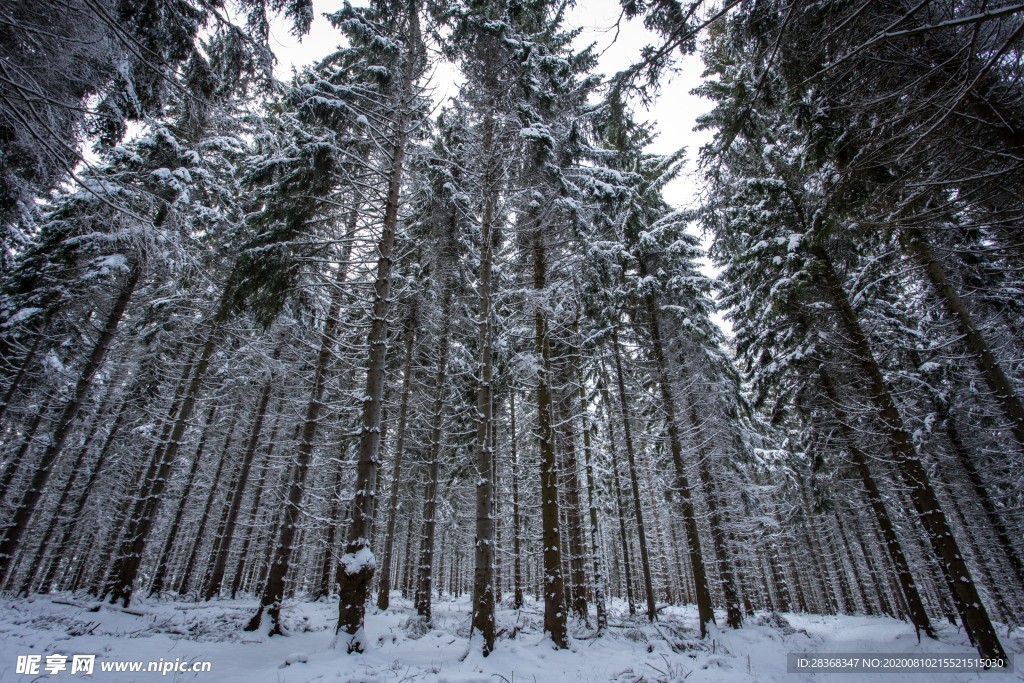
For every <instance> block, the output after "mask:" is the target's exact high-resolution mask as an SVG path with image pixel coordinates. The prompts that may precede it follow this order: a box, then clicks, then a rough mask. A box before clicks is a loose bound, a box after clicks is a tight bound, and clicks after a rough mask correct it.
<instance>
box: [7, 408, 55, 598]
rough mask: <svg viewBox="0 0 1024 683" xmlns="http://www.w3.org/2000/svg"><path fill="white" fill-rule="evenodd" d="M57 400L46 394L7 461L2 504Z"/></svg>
mask: <svg viewBox="0 0 1024 683" xmlns="http://www.w3.org/2000/svg"><path fill="white" fill-rule="evenodd" d="M55 399H56V397H55V396H54V393H53V392H49V391H48V392H46V397H45V398H44V399H43V404H42V405H41V406H36V408H35V411H34V412H33V414H32V419H31V420H29V423H28V426H27V427H25V429H24V434H23V436H22V439H21V445H20V446H19V447H18V450H17V452H16V453H15V454H14V457H12V458H11V459H10V460H8V461H7V467H6V468H5V469H4V473H3V476H2V477H0V502H3V501H4V500H6V499H7V494H8V493H10V488H11V483H12V482H13V481H14V477H15V476H16V475H17V474H18V472H19V471H20V470H21V463H22V462H24V460H25V456H26V455H27V454H28V452H29V449H30V448H32V444H34V443H35V439H36V432H38V431H39V425H41V424H42V423H43V419H44V418H45V417H46V416H47V414H49V412H50V407H51V406H52V405H53V403H54V400H55ZM0 533H2V532H0ZM0 578H2V574H0Z"/></svg>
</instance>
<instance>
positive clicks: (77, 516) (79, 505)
mask: <svg viewBox="0 0 1024 683" xmlns="http://www.w3.org/2000/svg"><path fill="white" fill-rule="evenodd" d="M127 415H128V400H127V399H126V400H124V401H122V403H121V407H120V408H119V409H118V411H117V417H115V418H114V422H113V424H111V426H110V431H109V432H107V436H106V438H105V439H104V440H103V445H101V446H100V452H99V455H98V456H97V457H96V463H95V464H94V465H93V466H92V472H90V473H89V478H88V479H87V480H86V482H85V484H84V485H83V486H82V490H81V492H80V493H79V494H78V499H77V500H76V501H75V505H74V507H73V509H72V511H71V515H70V516H69V520H71V523H70V524H67V525H66V526H65V527H64V533H63V534H62V535H61V539H60V542H58V543H57V547H56V551H55V552H54V554H53V559H52V560H51V562H50V566H49V568H48V569H47V571H46V577H45V578H44V579H43V585H42V589H41V590H42V591H43V592H46V593H48V592H49V591H50V588H51V587H52V586H53V580H54V578H56V575H57V569H58V567H59V565H60V561H61V558H64V557H68V556H69V553H70V550H71V539H72V538H73V537H75V535H76V534H75V532H76V531H77V530H79V528H80V526H81V519H82V511H83V510H85V505H86V503H87V502H88V500H89V494H90V493H92V490H93V486H95V484H96V480H97V478H99V476H100V473H101V472H102V471H103V465H104V464H106V460H107V455H108V454H109V453H110V449H111V447H112V446H113V444H114V440H115V439H116V438H117V433H118V432H119V431H120V430H121V427H122V426H123V425H124V421H125V418H126V417H127Z"/></svg>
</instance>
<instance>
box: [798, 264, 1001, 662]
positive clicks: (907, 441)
mask: <svg viewBox="0 0 1024 683" xmlns="http://www.w3.org/2000/svg"><path fill="white" fill-rule="evenodd" d="M814 256H815V257H816V258H817V259H818V262H819V264H820V265H821V271H820V277H821V278H822V281H823V284H824V285H825V288H826V291H827V292H828V295H829V297H830V298H831V302H832V305H833V307H834V309H835V310H836V313H837V314H838V316H839V320H840V322H841V324H842V328H843V331H844V332H845V334H846V337H847V339H849V341H850V343H851V345H852V348H851V352H852V354H853V357H854V358H855V359H856V362H857V363H858V365H859V368H860V371H861V373H862V374H863V375H864V377H865V378H866V380H867V383H868V387H869V391H870V396H871V399H872V401H873V402H874V403H875V407H876V408H877V410H878V414H879V418H880V419H881V421H882V424H883V425H885V428H886V430H887V432H888V434H887V436H888V439H889V444H890V446H891V448H892V451H893V455H894V456H895V458H896V465H897V467H898V469H899V471H900V474H901V476H902V477H903V480H904V483H905V484H906V485H907V487H908V489H909V495H910V497H911V500H912V502H913V503H914V507H915V508H916V509H917V512H918V516H919V517H920V520H921V524H922V525H923V526H924V528H925V531H926V533H927V536H928V540H929V541H930V542H931V544H932V549H933V551H934V552H935V555H936V559H937V560H938V561H939V563H940V564H941V566H942V567H943V568H944V569H945V570H946V572H947V573H948V575H949V577H950V579H951V580H950V584H951V588H952V592H953V596H954V597H955V598H956V599H958V601H959V605H960V609H961V614H962V618H963V621H964V629H965V630H966V631H967V633H968V635H969V636H971V639H972V640H973V641H974V643H975V645H976V646H977V648H978V652H979V654H980V655H981V656H982V657H983V658H987V659H1005V657H1006V653H1005V651H1004V650H1003V646H1002V644H1001V643H1000V642H999V638H998V636H997V635H996V632H995V629H994V628H993V627H992V622H991V621H990V620H989V617H988V613H987V612H986V611H985V607H984V605H983V604H982V602H981V597H980V596H979V595H978V591H977V588H976V586H975V584H974V580H973V579H972V578H971V572H970V570H969V569H968V567H967V563H966V562H965V561H964V558H963V556H962V554H961V553H960V549H959V547H957V542H956V538H955V537H954V536H953V532H952V530H951V529H950V527H949V523H948V522H947V521H946V515H945V514H944V513H943V511H942V508H941V507H940V506H939V501H938V498H937V497H936V495H935V490H934V488H933V487H932V485H931V482H930V481H929V479H928V474H927V473H926V472H925V469H924V465H923V463H922V462H921V458H920V456H919V455H918V453H917V449H916V448H915V447H914V444H913V441H912V440H911V437H910V434H909V433H908V432H907V431H906V428H905V427H904V424H903V416H902V415H901V414H900V412H899V409H898V408H897V407H896V403H895V402H894V401H893V398H892V395H891V394H890V393H889V387H888V386H887V385H886V383H885V379H884V377H883V376H882V371H881V369H880V368H879V367H878V364H877V363H876V361H875V357H874V353H873V351H872V350H871V346H870V344H869V342H868V339H867V337H866V335H865V334H864V331H863V330H862V329H861V327H860V322H859V321H858V320H857V315H856V313H855V312H854V310H853V308H852V306H851V305H850V301H849V298H848V297H847V294H846V291H845V290H844V289H843V286H842V283H841V281H840V279H839V276H838V274H837V273H836V272H835V270H834V268H833V266H832V261H831V259H830V258H829V256H828V254H827V253H826V252H825V250H824V249H823V248H821V247H816V248H815V249H814Z"/></svg>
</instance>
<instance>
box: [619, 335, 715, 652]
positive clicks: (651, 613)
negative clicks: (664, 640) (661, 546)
mask: <svg viewBox="0 0 1024 683" xmlns="http://www.w3.org/2000/svg"><path fill="white" fill-rule="evenodd" d="M612 353H613V356H614V360H615V378H616V384H617V385H618V388H619V409H620V411H621V413H622V434H623V438H624V439H625V442H626V458H627V460H628V465H629V481H630V486H631V488H632V491H633V507H634V509H635V511H636V530H637V535H638V536H639V540H640V566H641V568H642V569H643V574H644V590H645V591H646V593H647V618H648V619H649V620H650V621H654V620H656V619H657V618H658V607H657V604H656V602H655V597H654V581H653V579H652V578H651V559H650V556H649V555H648V552H647V548H648V545H647V530H646V529H645V527H644V514H643V504H642V502H641V498H640V482H639V479H638V478H637V465H636V454H635V452H634V449H633V427H632V417H630V411H629V399H628V398H627V397H626V379H625V375H624V373H623V372H622V351H621V350H620V348H619V331H618V330H617V329H615V328H613V329H612ZM676 474H677V475H678V474H679V472H678V470H677V472H676ZM700 619H701V636H702V637H703V635H704V633H705V628H706V627H705V625H704V624H706V623H707V622H705V621H704V615H703V614H702V615H700Z"/></svg>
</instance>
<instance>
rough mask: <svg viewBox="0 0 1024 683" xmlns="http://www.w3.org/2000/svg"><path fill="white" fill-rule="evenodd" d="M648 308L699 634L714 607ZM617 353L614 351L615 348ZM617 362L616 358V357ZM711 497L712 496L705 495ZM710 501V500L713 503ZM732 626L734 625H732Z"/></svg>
mask: <svg viewBox="0 0 1024 683" xmlns="http://www.w3.org/2000/svg"><path fill="white" fill-rule="evenodd" d="M639 262H640V274H641V275H642V276H647V267H646V264H645V261H644V259H643V258H641V259H639ZM645 305H646V308H647V316H648V327H649V329H650V333H651V351H652V354H653V355H654V362H655V366H656V368H657V371H658V385H659V386H660V387H661V403H662V407H663V408H664V410H665V426H666V429H667V431H668V442H669V450H670V451H671V453H672V464H673V465H674V466H675V475H676V477H675V479H676V489H677V493H678V495H679V507H680V512H681V513H682V517H683V527H684V529H685V530H686V545H687V547H688V548H689V551H690V570H691V571H692V572H693V584H694V589H695V592H696V597H697V618H698V620H699V621H700V636H701V638H703V637H704V636H706V635H707V625H708V624H709V623H710V624H713V623H715V611H714V608H713V607H712V604H711V588H710V587H709V586H708V577H707V570H706V569H705V567H704V553H703V551H702V550H701V544H700V532H699V530H698V529H697V518H696V515H695V514H694V510H693V494H692V489H691V488H690V480H689V477H688V476H687V474H686V464H685V463H684V462H683V446H682V441H681V439H680V438H679V425H678V424H677V423H676V417H675V413H676V408H675V397H674V396H673V392H672V385H671V383H670V380H669V376H668V362H667V360H666V358H665V350H664V347H663V345H662V341H661V325H660V324H659V321H658V307H657V304H656V303H655V301H654V299H653V298H652V297H651V296H647V297H646V298H645ZM616 353H617V352H616ZM616 362H619V361H618V359H617V358H616ZM707 499H708V500H709V501H710V500H711V496H710V495H709V496H707ZM712 505H713V504H712ZM726 600H727V602H726V604H727V606H728V607H729V609H730V610H732V611H730V617H729V618H730V625H733V624H732V623H731V620H732V618H733V616H738V615H739V610H738V609H733V606H732V604H733V603H734V602H735V595H733V600H732V601H729V599H728V597H727V598H726ZM734 628H735V626H734Z"/></svg>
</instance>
